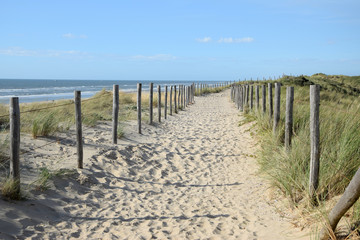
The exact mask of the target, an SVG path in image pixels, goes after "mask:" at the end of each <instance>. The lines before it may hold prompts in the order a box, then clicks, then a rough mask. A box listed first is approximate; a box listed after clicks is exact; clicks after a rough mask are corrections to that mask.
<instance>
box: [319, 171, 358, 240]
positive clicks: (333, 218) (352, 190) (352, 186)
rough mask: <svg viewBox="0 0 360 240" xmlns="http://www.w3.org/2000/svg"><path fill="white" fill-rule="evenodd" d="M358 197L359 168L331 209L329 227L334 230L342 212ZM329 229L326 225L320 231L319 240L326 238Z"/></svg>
mask: <svg viewBox="0 0 360 240" xmlns="http://www.w3.org/2000/svg"><path fill="white" fill-rule="evenodd" d="M359 197H360V168H359V169H358V170H357V171H356V173H355V175H354V177H353V178H352V179H351V181H350V183H349V185H348V186H347V187H346V189H345V192H344V194H343V195H342V196H341V198H340V199H339V201H338V202H337V203H336V205H335V207H334V208H333V209H332V210H331V212H330V214H329V217H328V220H329V224H330V228H331V230H332V231H335V229H336V226H337V224H338V223H339V221H340V219H341V218H342V216H344V214H345V213H346V212H347V211H348V210H349V209H350V208H351V206H352V205H354V203H355V202H356V201H357V200H358V199H359ZM329 235H330V231H329V229H328V227H327V226H326V227H325V228H323V230H322V231H321V233H320V239H321V240H328V239H330V238H329Z"/></svg>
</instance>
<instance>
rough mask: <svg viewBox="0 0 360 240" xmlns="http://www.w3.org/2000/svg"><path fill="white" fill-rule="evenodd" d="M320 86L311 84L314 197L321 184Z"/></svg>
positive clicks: (311, 176) (311, 192)
mask: <svg viewBox="0 0 360 240" xmlns="http://www.w3.org/2000/svg"><path fill="white" fill-rule="evenodd" d="M319 112H320V86H319V85H311V86H310V141H311V142H310V144H311V145H310V146H311V152H310V179H309V194H310V197H311V198H312V199H313V198H314V197H315V192H316V189H317V188H318V185H319V167H320V162H319V159H320V120H319Z"/></svg>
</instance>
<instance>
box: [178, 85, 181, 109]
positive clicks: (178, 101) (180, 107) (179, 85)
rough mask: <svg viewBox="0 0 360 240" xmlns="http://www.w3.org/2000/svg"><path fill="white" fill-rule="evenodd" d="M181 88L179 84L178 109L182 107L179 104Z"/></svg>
mask: <svg viewBox="0 0 360 240" xmlns="http://www.w3.org/2000/svg"><path fill="white" fill-rule="evenodd" d="M181 92H182V88H181V85H179V95H178V109H179V110H180V109H181V108H182V106H181V105H180V104H181V96H182V93H181Z"/></svg>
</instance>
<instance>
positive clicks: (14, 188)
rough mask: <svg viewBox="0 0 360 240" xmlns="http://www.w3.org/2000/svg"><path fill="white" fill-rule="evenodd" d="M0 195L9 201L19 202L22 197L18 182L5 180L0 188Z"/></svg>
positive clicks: (9, 179)
mask: <svg viewBox="0 0 360 240" xmlns="http://www.w3.org/2000/svg"><path fill="white" fill-rule="evenodd" d="M1 194H2V196H3V197H4V198H6V199H9V200H21V199H22V198H23V197H22V195H21V192H20V183H19V180H14V179H11V178H6V179H5V180H4V182H3V183H2V186H1Z"/></svg>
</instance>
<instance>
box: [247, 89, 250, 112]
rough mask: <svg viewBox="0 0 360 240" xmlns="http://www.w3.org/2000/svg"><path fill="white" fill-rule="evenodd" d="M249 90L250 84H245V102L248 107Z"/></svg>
mask: <svg viewBox="0 0 360 240" xmlns="http://www.w3.org/2000/svg"><path fill="white" fill-rule="evenodd" d="M249 92H250V86H249V85H246V104H247V106H248V107H250V101H249V97H250V96H249Z"/></svg>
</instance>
